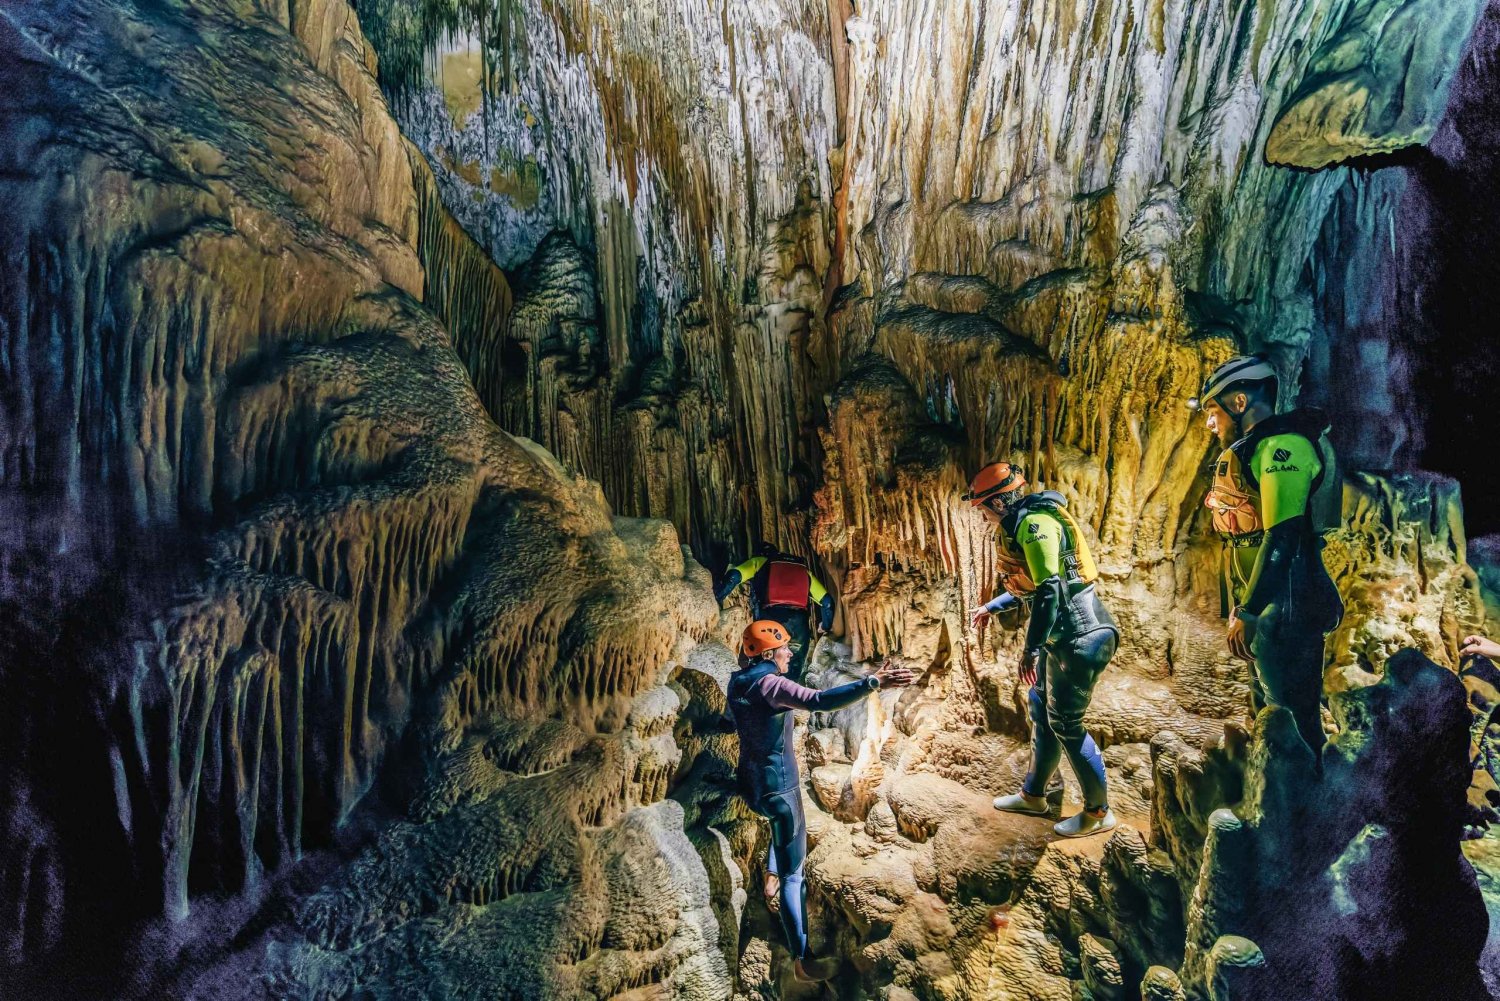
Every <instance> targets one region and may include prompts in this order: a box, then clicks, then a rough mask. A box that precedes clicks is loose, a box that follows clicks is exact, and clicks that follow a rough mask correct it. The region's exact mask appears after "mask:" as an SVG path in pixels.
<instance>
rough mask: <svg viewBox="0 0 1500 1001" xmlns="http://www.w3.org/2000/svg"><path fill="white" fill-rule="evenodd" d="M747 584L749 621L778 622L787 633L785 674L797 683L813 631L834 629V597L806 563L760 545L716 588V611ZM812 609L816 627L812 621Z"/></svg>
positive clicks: (805, 660)
mask: <svg viewBox="0 0 1500 1001" xmlns="http://www.w3.org/2000/svg"><path fill="white" fill-rule="evenodd" d="M746 581H749V582H750V617H751V618H752V619H757V620H759V619H770V620H771V621H773V622H779V623H781V624H782V625H783V626H785V627H786V629H787V631H788V632H790V633H791V635H792V643H791V647H792V663H791V666H790V667H789V668H788V669H787V675H788V676H789V677H790V678H791V679H792V680H793V681H795V682H797V683H798V684H801V683H802V676H803V673H804V671H805V669H806V666H807V654H808V650H809V649H811V647H812V639H813V636H812V631H813V629H814V628H815V629H816V631H817V635H819V636H821V635H823V634H824V633H826V632H828V631H829V630H830V629H832V628H833V595H832V593H830V592H829V590H828V589H827V588H826V587H824V586H823V582H822V581H820V580H818V578H817V577H816V576H815V575H814V574H813V572H812V571H811V570H809V569H808V568H807V561H806V560H804V559H802V557H800V556H793V555H791V554H790V553H783V552H782V551H781V550H779V549H777V548H776V547H775V546H773V545H771V544H770V543H769V542H762V543H761V544H760V545H759V546H758V547H757V548H756V550H755V555H754V556H752V557H750V558H749V559H748V560H746V561H745V562H743V563H741V564H740V565H739V566H737V567H730V568H729V572H728V573H726V574H725V575H724V579H723V580H722V581H721V582H720V583H719V586H718V587H717V588H715V589H714V597H716V598H718V599H719V607H720V608H723V607H724V602H725V601H726V600H728V598H729V596H730V595H731V594H733V593H734V592H735V589H736V588H738V587H739V586H740V585H741V584H743V583H745V582H746ZM814 609H816V611H817V623H816V625H815V626H814V625H813V624H812V622H811V618H812V614H811V613H812V611H813V610H814Z"/></svg>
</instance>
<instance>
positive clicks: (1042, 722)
mask: <svg viewBox="0 0 1500 1001" xmlns="http://www.w3.org/2000/svg"><path fill="white" fill-rule="evenodd" d="M1026 708H1027V714H1028V715H1029V716H1030V717H1031V722H1032V724H1033V725H1035V726H1046V725H1047V704H1046V702H1044V701H1043V700H1042V693H1041V690H1040V689H1038V688H1037V687H1036V686H1035V685H1032V686H1031V687H1030V688H1028V689H1027V690H1026Z"/></svg>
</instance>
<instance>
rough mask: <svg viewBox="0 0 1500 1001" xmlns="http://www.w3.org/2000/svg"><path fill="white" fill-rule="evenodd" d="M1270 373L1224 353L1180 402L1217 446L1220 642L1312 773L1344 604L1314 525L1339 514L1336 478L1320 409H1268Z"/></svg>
mask: <svg viewBox="0 0 1500 1001" xmlns="http://www.w3.org/2000/svg"><path fill="white" fill-rule="evenodd" d="M1278 385H1279V383H1278V379H1277V376H1276V370H1275V368H1273V367H1272V366H1271V364H1270V363H1269V362H1268V361H1266V360H1265V359H1264V358H1261V357H1260V356H1258V355H1248V356H1243V357H1238V358H1231V359H1230V360H1229V361H1227V362H1225V363H1224V364H1222V365H1220V366H1219V367H1218V368H1216V369H1214V371H1213V373H1212V374H1211V375H1210V376H1209V377H1208V381H1207V382H1205V383H1204V385H1203V389H1202V390H1201V391H1200V392H1199V394H1198V396H1197V397H1196V398H1195V399H1192V400H1189V401H1188V406H1189V407H1191V408H1192V409H1194V410H1196V411H1198V412H1200V413H1202V414H1203V415H1204V417H1205V418H1206V419H1207V423H1208V430H1209V431H1210V433H1212V434H1213V435H1214V436H1215V437H1216V438H1217V439H1218V442H1219V445H1220V447H1221V448H1222V451H1221V452H1220V453H1219V457H1218V459H1217V460H1216V461H1215V462H1214V471H1213V485H1212V487H1211V488H1210V489H1209V492H1208V496H1207V497H1206V498H1205V499H1204V502H1203V503H1204V505H1205V506H1206V507H1207V508H1208V509H1209V511H1210V512H1211V515H1212V520H1213V527H1214V530H1215V531H1217V532H1218V533H1219V536H1220V538H1221V539H1222V540H1223V573H1222V578H1221V580H1222V583H1221V587H1220V598H1221V605H1222V607H1221V613H1222V614H1225V615H1226V616H1227V617H1228V619H1229V632H1228V637H1227V639H1228V645H1229V651H1230V653H1232V654H1233V655H1234V656H1235V657H1238V658H1239V659H1241V660H1245V661H1248V662H1250V663H1252V664H1253V665H1254V670H1253V671H1252V673H1251V686H1250V688H1251V696H1252V700H1253V704H1254V706H1255V710H1256V712H1257V713H1258V712H1259V711H1260V710H1261V709H1263V708H1265V707H1266V706H1279V707H1282V708H1285V709H1287V710H1289V711H1290V712H1291V714H1292V717H1293V718H1294V719H1295V720H1296V721H1297V731H1298V733H1300V734H1301V736H1302V740H1303V741H1304V742H1305V743H1306V744H1307V746H1308V749H1309V750H1311V751H1312V754H1313V759H1314V762H1315V765H1316V768H1317V770H1318V772H1319V774H1321V772H1322V751H1323V744H1324V742H1325V740H1326V738H1325V736H1324V732H1323V716H1322V701H1323V646H1324V642H1325V640H1326V637H1327V635H1328V633H1329V632H1331V631H1332V630H1333V629H1334V627H1336V626H1337V625H1338V624H1339V621H1340V620H1341V619H1342V618H1343V613H1344V606H1343V602H1342V600H1341V599H1340V598H1339V593H1338V589H1337V588H1336V587H1335V586H1334V584H1333V580H1332V578H1330V577H1329V576H1328V571H1327V569H1326V568H1325V567H1324V566H1323V541H1324V540H1323V534H1324V533H1325V532H1327V531H1329V530H1331V529H1333V528H1336V527H1337V526H1338V524H1339V519H1340V515H1341V513H1342V506H1343V479H1342V477H1341V476H1340V475H1339V470H1338V460H1337V456H1336V455H1335V454H1334V450H1333V446H1332V444H1330V443H1329V440H1328V432H1329V424H1328V420H1327V418H1326V416H1325V415H1324V414H1323V413H1322V412H1321V411H1319V410H1314V409H1305V410H1292V411H1290V412H1288V413H1284V414H1279V413H1277V412H1276V399H1277V390H1278Z"/></svg>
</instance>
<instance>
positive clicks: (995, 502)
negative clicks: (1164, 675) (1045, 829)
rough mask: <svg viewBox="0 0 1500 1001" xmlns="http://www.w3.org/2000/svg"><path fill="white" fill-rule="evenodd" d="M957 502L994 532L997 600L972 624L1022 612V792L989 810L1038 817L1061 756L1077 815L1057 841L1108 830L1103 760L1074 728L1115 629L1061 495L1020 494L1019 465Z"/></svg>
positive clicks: (983, 476)
mask: <svg viewBox="0 0 1500 1001" xmlns="http://www.w3.org/2000/svg"><path fill="white" fill-rule="evenodd" d="M965 499H966V500H967V501H968V502H969V503H970V504H971V505H972V506H974V507H977V508H978V509H979V510H980V512H981V513H982V514H983V515H984V517H985V520H987V521H988V522H990V524H992V525H994V526H995V527H996V528H997V529H999V532H998V540H997V541H998V543H999V545H998V547H997V548H998V549H999V553H998V555H997V560H998V562H999V565H1000V577H1001V584H1002V586H1003V588H1004V593H1003V595H1002V597H1000V598H997V599H996V600H995V601H993V602H991V603H990V604H989V605H986V606H985V607H984V608H981V609H979V610H978V611H977V612H976V613H975V615H974V624H975V625H978V624H980V623H982V622H983V621H984V620H985V619H986V618H987V617H988V616H989V615H991V614H993V613H994V612H996V611H1000V610H1001V607H1000V606H1001V605H1004V604H1009V603H1010V602H1007V601H1006V600H1005V599H1006V598H1007V597H1008V598H1010V599H1012V602H1013V601H1025V602H1028V603H1029V604H1030V606H1031V616H1030V619H1029V620H1028V622H1027V626H1026V646H1025V650H1024V652H1023V654H1022V658H1021V680H1022V681H1023V682H1025V683H1026V684H1027V685H1028V686H1029V688H1028V691H1027V705H1028V707H1029V711H1030V716H1031V769H1030V770H1029V771H1028V772H1027V773H1026V778H1025V781H1024V782H1022V784H1021V791H1020V792H1019V793H1016V794H1012V795H1009V796H1000V797H998V798H997V799H996V800H995V809H997V810H1004V811H1007V812H1009V813H1025V814H1031V815H1034V816H1045V815H1046V814H1047V812H1048V810H1049V807H1048V804H1047V799H1046V791H1047V784H1048V782H1049V781H1050V780H1051V779H1052V777H1053V775H1054V774H1055V773H1056V772H1057V767H1058V764H1059V763H1060V761H1061V758H1062V755H1064V754H1066V755H1067V756H1068V761H1069V763H1070V764H1071V765H1072V767H1073V772H1074V774H1075V775H1076V776H1077V777H1078V783H1079V785H1080V786H1082V788H1083V797H1084V804H1083V805H1084V808H1083V810H1082V811H1080V812H1079V813H1077V814H1075V815H1074V816H1072V817H1069V818H1068V819H1066V820H1063V821H1062V822H1060V823H1058V824H1055V825H1053V830H1055V831H1056V832H1057V833H1058V834H1061V835H1063V836H1064V837H1070V838H1077V837H1086V836H1088V835H1092V834H1102V833H1104V832H1106V831H1110V830H1113V829H1114V827H1115V824H1116V821H1115V815H1114V813H1113V812H1112V811H1111V810H1110V809H1109V784H1108V781H1107V779H1106V777H1105V774H1104V757H1103V755H1101V754H1100V753H1099V747H1098V745H1097V744H1096V743H1095V742H1094V738H1093V737H1091V736H1089V734H1088V733H1087V731H1085V730H1084V728H1083V717H1084V714H1085V713H1086V712H1087V711H1088V707H1089V699H1090V697H1091V696H1092V695H1093V692H1094V685H1095V684H1096V683H1097V682H1098V680H1099V676H1100V674H1102V673H1103V671H1104V668H1105V666H1106V665H1107V664H1108V663H1109V660H1110V658H1111V657H1113V656H1114V654H1115V648H1116V647H1117V646H1118V645H1119V639H1120V631H1119V628H1118V627H1117V626H1116V625H1115V622H1114V619H1112V618H1111V617H1110V614H1109V611H1108V609H1106V608H1105V607H1104V603H1103V602H1101V601H1100V600H1099V595H1098V591H1097V590H1096V588H1095V581H1097V580H1098V578H1099V569H1098V567H1097V566H1096V565H1095V564H1094V558H1093V556H1092V555H1091V554H1090V552H1089V547H1088V542H1087V541H1085V539H1084V537H1083V533H1082V532H1081V531H1079V528H1078V523H1077V522H1075V521H1074V520H1073V516H1072V515H1071V514H1070V513H1069V512H1068V508H1067V504H1066V502H1065V501H1064V498H1063V496H1062V495H1061V494H1059V493H1056V492H1054V491H1051V490H1045V491H1042V492H1040V493H1027V492H1026V479H1025V477H1024V476H1023V475H1022V473H1021V470H1020V468H1019V467H1017V466H1014V465H1012V464H1010V463H1008V462H992V463H990V464H989V465H988V466H985V467H984V468H983V469H981V470H980V471H979V472H978V473H977V474H976V475H975V477H974V480H973V482H972V483H970V484H969V492H968V493H967V494H966V495H965Z"/></svg>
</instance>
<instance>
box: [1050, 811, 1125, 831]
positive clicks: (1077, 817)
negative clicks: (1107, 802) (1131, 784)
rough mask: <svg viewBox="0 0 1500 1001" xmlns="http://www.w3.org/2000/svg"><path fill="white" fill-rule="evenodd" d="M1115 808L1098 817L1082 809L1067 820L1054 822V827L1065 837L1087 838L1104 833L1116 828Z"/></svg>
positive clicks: (1117, 822)
mask: <svg viewBox="0 0 1500 1001" xmlns="http://www.w3.org/2000/svg"><path fill="white" fill-rule="evenodd" d="M1118 824H1119V821H1117V820H1115V812H1114V811H1113V810H1105V811H1104V816H1102V817H1096V816H1094V815H1093V814H1092V813H1090V812H1089V811H1087V810H1080V811H1078V812H1077V813H1075V814H1074V815H1073V816H1071V817H1069V818H1068V819H1067V820H1064V821H1061V822H1059V823H1056V824H1053V825H1052V829H1053V830H1054V831H1056V832H1057V833H1058V834H1061V835H1062V836H1063V837H1065V838H1086V837H1088V836H1090V835H1092V834H1104V833H1106V832H1107V831H1112V830H1114V829H1115V827H1116V825H1118Z"/></svg>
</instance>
